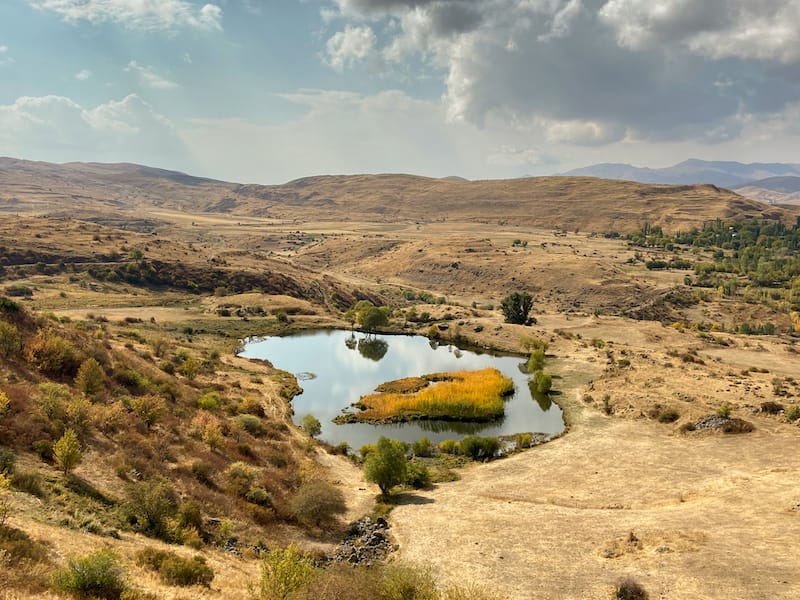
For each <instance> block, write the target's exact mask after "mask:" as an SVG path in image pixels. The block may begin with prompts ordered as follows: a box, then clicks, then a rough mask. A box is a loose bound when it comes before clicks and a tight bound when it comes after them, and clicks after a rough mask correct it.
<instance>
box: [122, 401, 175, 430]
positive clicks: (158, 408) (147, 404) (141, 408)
mask: <svg viewBox="0 0 800 600" xmlns="http://www.w3.org/2000/svg"><path fill="white" fill-rule="evenodd" d="M130 406H131V410H132V411H133V414H135V415H136V416H137V417H139V420H141V422H142V423H144V425H145V427H147V428H148V429H150V428H151V427H152V426H153V425H155V424H156V423H157V422H158V421H159V420H160V419H161V417H162V416H164V413H166V412H167V404H166V402H164V399H163V398H162V397H161V396H155V395H153V394H147V395H146V396H137V397H136V398H132V399H131V401H130Z"/></svg>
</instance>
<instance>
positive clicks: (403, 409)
mask: <svg viewBox="0 0 800 600" xmlns="http://www.w3.org/2000/svg"><path fill="white" fill-rule="evenodd" d="M423 379H424V380H425V381H426V382H428V383H427V385H426V386H425V387H423V388H422V389H419V390H418V391H415V392H413V393H397V392H379V393H375V394H369V395H367V396H362V397H361V399H360V400H359V401H358V402H357V403H355V404H354V406H355V407H356V408H359V409H361V410H360V411H359V412H357V413H352V414H350V415H344V416H343V417H344V418H343V419H342V420H343V421H367V422H373V423H376V422H377V423H387V422H398V421H410V420H415V419H437V420H449V421H492V420H494V419H498V418H500V417H502V416H503V413H504V412H505V403H504V398H505V397H506V396H508V395H509V394H511V393H513V391H514V383H513V382H512V381H511V379H509V378H508V377H505V376H504V375H503V374H502V373H501V372H500V371H498V370H497V369H494V368H488V369H481V370H479V371H454V372H452V373H433V374H430V375H424V376H423ZM388 387H392V386H388ZM384 389H385V388H384Z"/></svg>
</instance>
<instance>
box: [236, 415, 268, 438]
mask: <svg viewBox="0 0 800 600" xmlns="http://www.w3.org/2000/svg"><path fill="white" fill-rule="evenodd" d="M236 422H237V423H239V425H241V427H242V429H244V430H245V431H246V432H247V433H249V434H250V435H253V436H260V435H263V434H264V423H263V422H262V421H261V419H259V418H258V417H257V416H255V415H239V416H237V417H236Z"/></svg>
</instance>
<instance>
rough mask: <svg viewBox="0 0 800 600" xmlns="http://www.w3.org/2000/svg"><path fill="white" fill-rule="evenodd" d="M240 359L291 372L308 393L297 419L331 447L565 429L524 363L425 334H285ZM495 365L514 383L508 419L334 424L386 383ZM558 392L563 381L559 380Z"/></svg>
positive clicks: (299, 400)
mask: <svg viewBox="0 0 800 600" xmlns="http://www.w3.org/2000/svg"><path fill="white" fill-rule="evenodd" d="M245 342H246V343H245V347H244V350H243V351H242V352H241V353H240V356H243V357H244V358H259V359H265V360H268V361H270V362H271V363H272V364H273V365H274V366H275V367H276V368H278V369H282V370H284V371H289V372H290V373H293V374H294V375H295V376H296V377H297V379H298V383H299V384H300V386H301V387H302V388H303V393H302V394H300V395H299V396H295V398H294V399H293V400H292V405H293V407H294V421H295V423H298V424H299V423H300V421H301V420H302V418H303V417H304V416H305V415H307V414H312V415H314V416H315V417H317V418H318V419H319V421H320V423H321V424H322V434H321V435H320V436H319V437H320V439H322V440H325V441H326V442H328V443H330V444H334V445H335V444H339V443H340V442H347V443H348V444H350V447H351V448H353V449H354V450H358V449H359V448H360V447H361V446H363V445H364V444H373V443H375V442H376V441H377V440H378V438H379V437H380V436H382V435H385V436H387V437H390V438H393V439H398V440H403V441H405V442H414V441H416V440H418V439H420V438H422V437H427V438H429V439H430V440H431V441H433V442H440V441H442V440H445V439H448V438H449V439H460V438H461V437H463V436H465V435H468V434H476V435H482V436H498V435H508V434H515V433H520V432H525V431H531V432H541V433H546V434H555V433H560V432H561V431H562V430H563V429H564V421H563V418H562V415H561V409H560V408H559V407H558V405H556V404H554V403H551V402H550V400H549V398H548V397H546V396H545V397H541V396H540V397H538V399H535V398H533V397H532V396H531V393H530V390H529V388H528V379H529V377H528V375H527V374H526V373H523V372H521V371H520V368H519V365H520V363H522V362H523V359H522V358H520V357H515V356H498V355H493V354H488V353H483V354H481V353H478V352H475V351H471V350H466V349H461V348H458V347H456V346H453V345H449V344H437V343H436V342H432V341H430V340H428V338H426V337H422V336H406V335H366V334H364V333H358V332H355V333H354V332H351V331H343V330H325V331H314V332H307V333H300V334H296V335H291V336H286V337H269V338H254V339H251V340H245ZM486 367H495V368H497V369H498V370H499V371H500V372H502V373H503V374H504V375H506V376H507V377H510V378H512V379H513V380H514V386H515V388H516V391H515V393H514V395H513V396H510V397H509V398H508V400H507V401H506V407H505V408H506V413H505V417H504V418H503V419H502V420H500V421H493V422H490V423H463V422H451V421H413V422H410V423H398V424H389V425H373V424H369V423H346V424H342V425H338V424H336V423H333V419H334V418H335V417H336V416H338V415H339V414H341V413H342V411H347V412H352V410H353V409H352V408H351V406H350V405H351V404H352V403H353V402H356V401H357V400H358V399H359V398H360V397H361V396H363V395H366V394H369V393H371V392H372V391H373V390H374V389H375V387H377V386H378V385H380V384H381V383H384V382H386V381H391V380H393V379H401V378H403V377H411V376H415V375H416V376H419V375H425V374H426V373H435V372H439V371H455V370H474V369H483V368H486ZM553 387H554V388H555V389H557V388H558V379H556V380H555V382H554V386H553Z"/></svg>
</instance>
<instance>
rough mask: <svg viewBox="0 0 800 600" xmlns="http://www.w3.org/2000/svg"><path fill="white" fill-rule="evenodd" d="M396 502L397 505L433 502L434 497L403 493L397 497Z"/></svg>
mask: <svg viewBox="0 0 800 600" xmlns="http://www.w3.org/2000/svg"><path fill="white" fill-rule="evenodd" d="M395 504H396V505H397V506H402V505H404V504H418V505H421V504H433V498H427V497H425V496H419V495H417V494H401V495H400V496H398V497H397V501H396V502H395Z"/></svg>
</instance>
